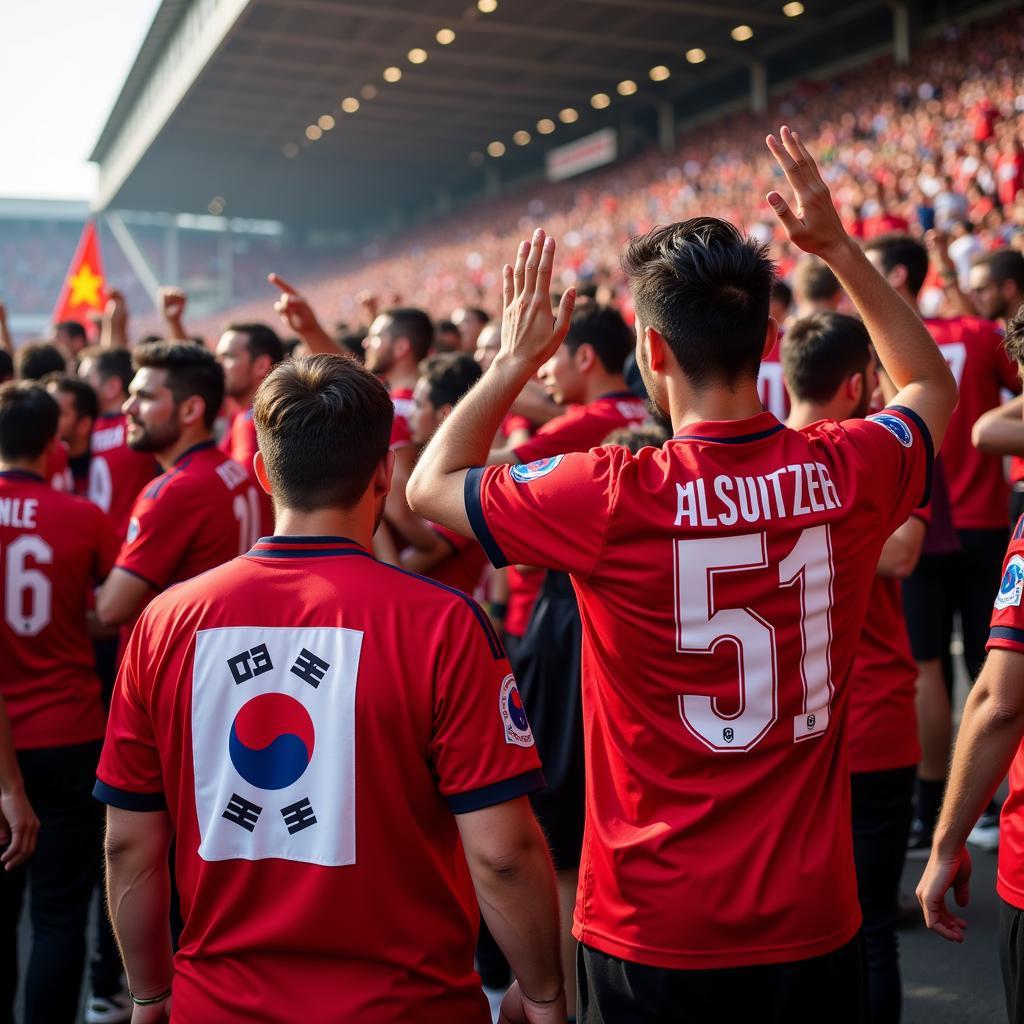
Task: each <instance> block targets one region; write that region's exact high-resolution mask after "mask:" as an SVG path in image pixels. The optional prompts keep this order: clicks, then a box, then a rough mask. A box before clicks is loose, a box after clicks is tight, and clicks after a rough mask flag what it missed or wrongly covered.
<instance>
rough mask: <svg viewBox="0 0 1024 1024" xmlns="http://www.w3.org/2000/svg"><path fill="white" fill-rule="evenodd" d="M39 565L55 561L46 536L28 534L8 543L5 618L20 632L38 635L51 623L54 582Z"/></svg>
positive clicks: (5, 559) (19, 633)
mask: <svg viewBox="0 0 1024 1024" xmlns="http://www.w3.org/2000/svg"><path fill="white" fill-rule="evenodd" d="M30 558H31V559H32V560H33V561H34V562H35V564H36V565H52V564H53V548H51V547H50V545H49V544H47V543H46V541H44V540H43V538H42V537H37V536H36V535H35V534H31V533H29V534H24V535H23V536H21V537H18V538H16V539H15V540H13V541H11V543H10V544H8V545H7V552H6V555H5V558H4V618H5V619H6V620H7V625H8V626H10V627H11V629H12V630H14V632H15V633H16V634H17V635H18V636H36V635H38V634H39V633H40V632H41V631H42V630H43V629H44V628H45V627H46V626H47V625H49V623H50V616H51V614H52V608H53V584H52V583H50V580H49V579H48V578H47V577H46V575H45V574H44V573H43V572H42V570H40V569H38V568H29V566H28V560H29V559H30Z"/></svg>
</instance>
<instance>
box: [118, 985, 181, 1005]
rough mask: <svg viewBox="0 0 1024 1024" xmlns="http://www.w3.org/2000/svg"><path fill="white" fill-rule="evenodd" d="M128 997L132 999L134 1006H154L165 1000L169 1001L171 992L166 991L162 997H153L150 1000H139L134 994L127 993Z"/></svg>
mask: <svg viewBox="0 0 1024 1024" xmlns="http://www.w3.org/2000/svg"><path fill="white" fill-rule="evenodd" d="M128 995H130V996H131V997H132V1002H133V1003H134V1004H135V1005H136V1006H155V1005H156V1004H157V1003H162V1002H163V1001H164V1000H165V999H169V998H170V996H171V990H170V989H168V990H167V991H166V992H164V993H163V994H162V995H159V996H153V997H152V998H151V999H139V997H138V996H137V995H135V993H134V992H129V993H128Z"/></svg>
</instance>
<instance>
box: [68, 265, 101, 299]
mask: <svg viewBox="0 0 1024 1024" xmlns="http://www.w3.org/2000/svg"><path fill="white" fill-rule="evenodd" d="M68 284H69V285H70V286H71V296H70V297H69V298H68V305H69V306H70V307H72V308H74V307H75V306H89V307H91V308H92V309H99V308H100V286H101V285H102V284H103V278H102V277H100V275H99V274H94V273H93V272H92V267H90V266H89V264H88V263H87V262H85V261H83V262H82V265H81V266H80V267H79V268H78V273H77V274H75V275H74V277H69V278H68Z"/></svg>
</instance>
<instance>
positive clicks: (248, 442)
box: [221, 406, 274, 537]
mask: <svg viewBox="0 0 1024 1024" xmlns="http://www.w3.org/2000/svg"><path fill="white" fill-rule="evenodd" d="M227 440H228V444H227V448H226V449H225V448H224V447H223V446H222V447H221V451H225V453H226V454H227V456H228V458H231V459H234V460H235V462H237V463H238V464H239V465H240V466H244V467H245V468H246V470H248V472H249V478H250V479H251V480H252V482H253V486H254V487H255V488H256V495H257V497H258V498H259V506H260V525H259V532H258V534H257V536H260V537H264V536H268V535H269V534H271V533H273V532H274V501H273V499H272V498H271V497H270V495H269V494H267V492H266V491H265V490H263V487H262V485H261V484H260V482H259V480H258V479H257V477H256V468H255V466H253V461H252V460H253V459H254V458H255V457H256V453H257V452H258V451H259V450H260V443H259V440H258V439H257V437H256V424H255V423H254V422H253V418H252V406H249V408H248V409H243V410H242V411H241V412H240V413H238V415H237V416H235V418H234V419H233V420H232V421H231V427H230V429H229V430H228V433H227Z"/></svg>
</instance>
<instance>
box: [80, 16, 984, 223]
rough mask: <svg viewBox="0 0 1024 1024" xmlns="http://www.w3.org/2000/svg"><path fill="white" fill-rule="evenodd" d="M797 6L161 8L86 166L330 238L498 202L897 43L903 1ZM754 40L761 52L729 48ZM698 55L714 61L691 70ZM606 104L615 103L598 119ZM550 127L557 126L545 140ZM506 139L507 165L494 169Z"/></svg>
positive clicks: (120, 193)
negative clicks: (511, 187)
mask: <svg viewBox="0 0 1024 1024" xmlns="http://www.w3.org/2000/svg"><path fill="white" fill-rule="evenodd" d="M936 2H938V0H936ZM467 3H469V4H470V6H469V7H467ZM927 4H928V0H919V3H918V5H917V6H918V7H919V8H920V7H922V6H927ZM492 6H493V9H491V8H492ZM785 6H786V8H787V9H788V10H789V12H790V13H792V12H793V11H794V10H795V9H796V8H799V7H802V6H805V7H806V10H805V11H804V12H803V13H801V14H799V15H798V16H796V17H791V16H787V14H786V13H784V9H783V0H728V2H722V3H717V2H689V0H543V2H540V0H479V3H473V2H472V0H426V2H424V0H387V2H376V0H362V2H357V0H163V3H162V4H161V6H160V8H159V10H158V12H157V14H156V17H155V19H154V21H153V25H152V27H151V28H150V31H149V33H148V35H147V37H146V40H145V42H144V43H143V45H142V48H141V50H140V52H139V54H138V57H137V59H136V61H135V64H134V66H133V68H132V70H131V72H130V73H129V75H128V78H127V80H126V82H125V84H124V87H123V89H122V92H121V95H120V96H119V98H118V100H117V102H116V103H115V105H114V107H113V110H112V111H111V114H110V117H109V119H108V121H107V124H106V126H105V127H104V129H103V132H102V134H101V136H100V138H99V140H98V141H97V143H96V146H95V150H94V152H93V154H92V157H91V159H93V160H95V161H97V162H98V163H99V164H100V186H99V195H98V197H97V203H96V205H97V206H98V208H100V209H104V208H107V207H115V208H116V207H120V208H123V209H132V208H134V209H161V210H173V211H192V212H206V210H207V209H208V208H210V209H212V210H213V212H220V210H221V208H222V207H223V209H224V210H225V212H226V213H228V214H230V215H232V216H240V217H271V218H276V219H280V220H283V221H286V222H290V223H299V224H306V225H314V224H320V225H325V226H343V225H346V224H349V225H351V224H354V223H359V222H363V221H366V220H368V219H370V218H374V219H376V220H378V221H379V220H381V219H382V217H383V215H385V214H387V213H390V214H392V215H406V216H407V215H408V214H409V213H410V212H412V211H413V210H416V209H420V208H422V207H423V206H424V204H425V203H428V202H430V201H432V200H433V199H434V198H435V197H437V196H438V195H439V194H440V193H441V192H443V191H446V192H447V194H448V196H449V197H450V196H451V195H452V194H454V195H455V196H456V197H458V196H459V195H460V194H463V193H466V192H471V191H480V190H481V188H482V187H483V185H484V182H485V181H488V180H489V181H490V184H491V186H492V188H493V185H494V182H495V178H496V172H497V173H499V174H500V175H502V176H505V177H515V176H522V175H526V174H530V173H534V174H535V173H537V172H538V170H539V168H540V167H541V166H542V157H543V152H544V150H546V149H548V148H550V147H551V146H553V145H555V144H558V143H560V142H565V141H568V140H570V139H572V138H575V137H578V136H580V135H583V134H586V132H588V131H591V130H593V129H595V128H598V127H602V126H604V125H608V124H621V123H623V121H625V120H631V119H640V120H641V121H642V120H643V118H645V117H646V118H648V120H649V122H651V123H653V124H654V125H656V124H657V117H658V113H657V110H658V104H660V105H661V116H662V118H664V117H665V116H666V112H668V116H670V117H672V118H673V120H675V119H676V118H678V117H680V116H681V115H683V114H685V113H686V112H687V111H688V110H690V111H692V110H693V109H694V108H697V109H699V108H700V107H702V106H703V105H706V104H711V103H712V102H716V105H717V103H720V102H721V100H722V99H728V98H731V97H732V98H735V97H736V96H742V95H744V92H745V91H749V89H750V88H751V83H755V84H757V83H760V86H761V87H762V93H763V88H764V87H766V86H768V85H770V84H771V83H772V82H775V81H779V80H782V79H783V78H791V77H793V75H794V74H795V73H802V72H805V71H807V70H809V69H810V67H811V66H812V65H813V64H814V62H818V64H820V63H822V62H823V61H825V60H826V59H833V60H834V59H836V58H837V57H839V56H842V55H844V54H849V53H850V52H851V50H852V49H853V48H856V47H858V46H859V47H860V48H862V49H866V48H869V47H871V46H878V45H879V44H884V42H885V41H886V40H887V39H890V40H891V38H892V33H893V19H892V15H891V13H890V6H895V7H897V8H898V7H900V6H901V5H889V4H888V3H886V2H885V0H854V2H851V3H843V4H837V3H832V2H826V0H806V3H805V4H804V5H801V4H797V5H795V7H794V5H793V4H786V5H785ZM946 6H947V7H948V6H949V5H948V3H947V5H946ZM965 6H970V5H969V4H968V5H965ZM742 26H746V31H749V32H750V33H751V35H750V38H745V39H742V38H741V39H736V38H733V37H734V36H740V37H742V36H744V35H745V34H746V32H745V31H744V30H743V29H742V28H741V27H742ZM442 30H448V31H449V33H450V34H453V38H452V40H451V41H450V42H447V43H446V44H442V42H441V40H445V39H447V38H448V36H447V35H445V34H441V35H440V36H439V35H438V33H440V32H442ZM812 40H813V45H808V44H809V42H810V41H812ZM698 50H699V51H702V53H703V54H704V56H705V58H706V59H704V60H703V61H701V62H700V63H693V62H692V61H693V60H695V59H697V58H699V57H700V56H701V54H700V53H697V52H693V51H698ZM416 51H420V52H416ZM688 53H689V57H688ZM658 68H664V69H667V71H668V72H669V75H668V77H664V72H663V71H658V70H656V69H658ZM388 69H397V70H398V71H399V72H400V73H401V78H400V80H398V81H394V82H389V81H388V80H386V77H385V76H386V75H387V76H392V77H397V76H395V73H394V71H389V70H388ZM652 69H655V70H652ZM658 77H660V78H661V80H654V79H656V78H658ZM630 82H632V83H635V86H634V87H632V88H633V89H634V91H633V92H632V94H630V90H631V86H630V85H629V84H628V83H630ZM620 83H625V84H622V85H620ZM601 93H603V94H605V95H606V96H607V97H608V100H609V103H608V104H607V106H606V107H604V108H601V109H595V106H594V104H593V103H592V97H594V96H595V95H597V94H601ZM623 93H625V94H626V95H623ZM357 103H358V109H354V108H355V106H356V104H357ZM597 103H598V104H600V103H602V101H601V100H600V99H598V100H597ZM566 108H572V110H573V111H575V112H576V114H577V118H576V120H575V121H571V119H572V117H573V115H572V113H562V112H563V111H565V109H566ZM560 113H561V115H562V116H561V118H560ZM542 119H550V120H551V121H552V122H553V123H554V124H555V130H554V131H553V132H551V133H550V134H541V133H540V132H538V122H539V121H541V120H542ZM567 121H568V122H570V123H565V122H567ZM517 132H520V133H523V132H528V133H529V136H530V138H529V141H526V137H525V135H522V134H520V136H519V140H520V141H522V142H524V143H525V144H524V145H519V144H518V143H517V141H516V135H515V133H517ZM318 133H319V134H320V137H319V138H317V139H315V140H312V139H310V138H309V136H317V134H318ZM648 134H650V133H648ZM491 143H501V144H502V146H504V147H505V152H504V154H502V155H501V156H500V157H495V156H493V155H488V146H489V145H490V144H491ZM497 148H498V147H497V146H494V147H492V149H493V150H495V151H496V150H497ZM211 203H212V204H213V206H212V207H211V206H210V204H211Z"/></svg>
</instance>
